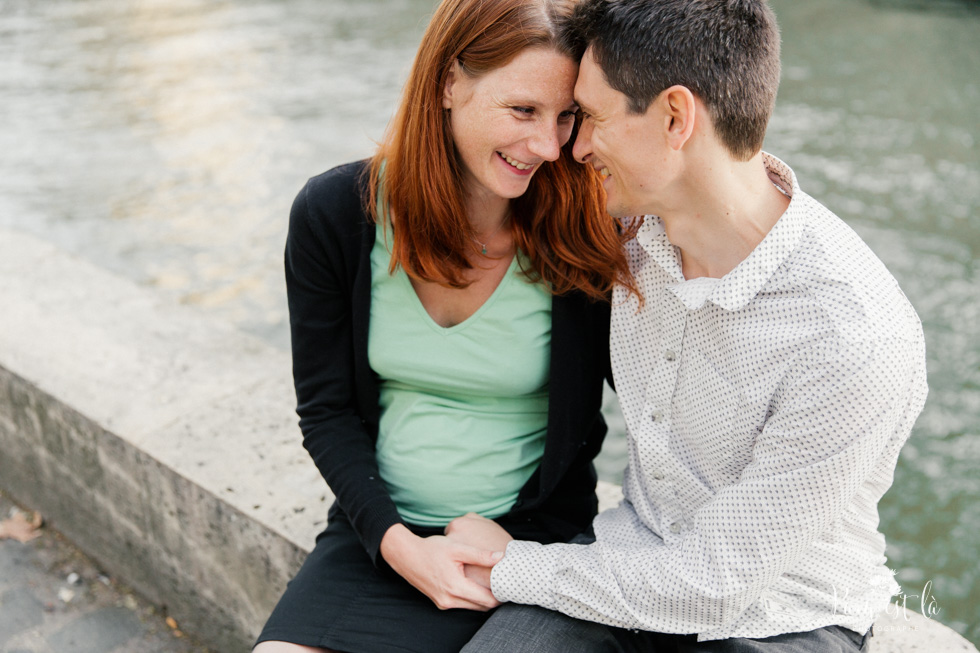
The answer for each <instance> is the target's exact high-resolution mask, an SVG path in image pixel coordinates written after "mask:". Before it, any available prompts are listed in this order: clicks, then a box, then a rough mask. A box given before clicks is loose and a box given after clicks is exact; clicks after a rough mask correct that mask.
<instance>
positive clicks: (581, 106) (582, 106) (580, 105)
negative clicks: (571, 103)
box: [575, 98, 592, 114]
mask: <svg viewBox="0 0 980 653" xmlns="http://www.w3.org/2000/svg"><path fill="white" fill-rule="evenodd" d="M575 104H577V105H578V108H579V109H580V110H581V111H584V112H585V113H588V114H591V113H592V110H591V109H589V107H588V106H586V104H585V103H584V102H582V100H580V99H578V98H575Z"/></svg>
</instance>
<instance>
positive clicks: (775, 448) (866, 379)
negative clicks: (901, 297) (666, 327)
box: [492, 331, 926, 633]
mask: <svg viewBox="0 0 980 653" xmlns="http://www.w3.org/2000/svg"><path fill="white" fill-rule="evenodd" d="M924 370H925V366H924V355H923V348H922V344H921V331H920V332H919V341H918V342H913V341H910V340H908V339H903V338H898V337H895V338H891V339H886V340H877V341H870V342H866V341H862V342H856V343H842V342H840V341H839V340H835V341H834V342H833V343H825V344H824V345H821V346H819V347H815V348H812V349H810V350H808V351H806V352H805V353H803V354H801V356H800V358H799V360H797V361H796V363H795V364H794V365H793V366H792V367H791V369H790V371H789V372H788V373H787V375H786V377H785V378H784V380H783V382H782V383H781V384H780V385H779V387H778V389H777V391H776V393H775V395H774V396H773V397H772V400H771V403H770V412H771V414H770V416H769V417H768V419H766V420H765V424H764V426H763V428H762V430H761V432H760V434H759V436H758V438H757V440H756V443H755V446H754V448H753V457H752V460H751V462H750V463H749V464H748V465H747V466H746V467H745V469H744V470H743V471H742V473H741V475H740V477H739V479H738V480H737V481H736V482H735V483H733V484H731V485H729V486H727V487H724V488H723V489H721V490H720V491H719V492H717V493H716V494H715V495H714V496H713V497H712V498H711V499H710V500H709V501H707V502H706V503H704V504H703V505H701V506H700V507H699V508H698V509H697V510H696V511H694V513H693V514H692V515H690V519H688V520H687V521H688V523H689V525H690V528H689V529H688V530H687V531H686V532H685V533H684V534H683V537H680V538H676V539H670V540H669V542H670V543H669V544H665V541H664V539H661V537H659V536H658V535H657V533H655V532H654V531H653V530H652V529H651V528H648V527H647V526H646V525H644V524H643V523H642V522H641V521H640V519H639V517H638V516H637V513H636V512H635V511H634V510H633V509H632V508H631V506H630V504H629V503H628V502H626V503H624V504H623V505H621V506H620V507H619V508H617V509H614V510H612V511H609V512H607V513H604V514H601V515H600V516H599V517H598V518H597V520H596V534H597V541H596V542H595V543H594V544H591V545H570V544H553V545H547V546H542V545H540V544H535V543H529V542H512V543H511V544H510V545H509V546H508V547H507V551H506V555H505V556H504V558H503V559H502V560H501V561H500V562H499V563H498V564H497V565H496V566H495V567H494V569H493V573H492V589H493V593H494V595H495V596H496V597H497V598H498V600H500V601H514V602H518V603H530V604H536V605H541V606H543V607H545V608H549V609H553V610H558V611H561V612H563V613H565V614H568V615H570V616H573V617H576V618H580V619H586V620H590V621H597V622H600V623H605V624H609V625H612V626H618V627H623V628H636V629H642V630H650V631H658V632H668V633H701V632H705V631H709V630H713V629H716V628H722V627H725V626H727V625H730V624H731V623H732V622H733V621H735V620H736V619H737V618H738V617H739V615H740V614H741V613H742V612H743V611H744V610H745V609H746V608H747V607H748V606H749V605H750V604H752V603H753V602H755V601H757V600H758V599H759V598H760V596H761V595H762V593H763V592H764V591H765V590H766V588H768V587H770V586H771V585H772V584H773V583H774V582H775V581H776V580H777V579H778V578H779V577H780V576H781V575H782V574H785V573H787V572H789V571H791V570H792V569H793V567H794V565H797V564H800V562H801V560H802V559H803V557H804V556H805V554H806V553H807V552H808V550H809V549H810V547H811V546H812V545H813V543H814V541H815V540H816V539H817V538H818V537H820V536H822V535H823V534H826V533H828V532H830V531H831V530H832V527H833V525H834V524H835V523H838V522H839V521H840V520H841V518H842V515H843V514H844V513H845V510H846V509H847V508H848V505H849V504H850V503H851V502H852V500H854V498H855V495H856V494H857V493H858V492H859V490H860V489H861V487H862V485H863V484H865V483H866V482H867V480H868V479H869V477H870V476H871V475H872V474H873V472H874V471H875V469H876V467H878V466H879V465H882V464H883V465H884V466H885V467H886V468H888V469H889V474H890V470H891V469H893V467H894V459H895V458H897V455H898V450H899V449H900V448H901V445H902V444H903V443H904V441H905V439H906V438H907V436H908V433H909V431H910V429H911V426H912V422H913V421H914V420H915V417H916V416H917V415H918V413H919V411H920V410H921V408H922V404H923V403H924V400H925V392H926V390H925V376H924V374H925V372H924ZM879 469H880V468H879ZM876 478H877V477H876ZM888 482H889V483H890V476H889V478H888ZM632 499H633V500H634V501H642V500H644V498H643V497H632Z"/></svg>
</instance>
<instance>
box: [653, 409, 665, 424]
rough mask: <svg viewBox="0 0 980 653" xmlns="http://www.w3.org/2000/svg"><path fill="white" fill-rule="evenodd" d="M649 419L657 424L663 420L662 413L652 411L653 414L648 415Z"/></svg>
mask: <svg viewBox="0 0 980 653" xmlns="http://www.w3.org/2000/svg"><path fill="white" fill-rule="evenodd" d="M650 418H651V419H652V420H653V421H654V422H659V421H661V420H662V419H663V418H664V413H663V411H661V410H655V411H653V413H652V414H651V415H650Z"/></svg>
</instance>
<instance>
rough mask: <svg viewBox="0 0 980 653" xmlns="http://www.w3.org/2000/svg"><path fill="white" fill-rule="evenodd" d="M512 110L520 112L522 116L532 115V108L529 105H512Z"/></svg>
mask: <svg viewBox="0 0 980 653" xmlns="http://www.w3.org/2000/svg"><path fill="white" fill-rule="evenodd" d="M512 108H513V109H514V111H516V112H517V113H519V114H521V115H522V116H531V115H534V109H533V108H531V107H512Z"/></svg>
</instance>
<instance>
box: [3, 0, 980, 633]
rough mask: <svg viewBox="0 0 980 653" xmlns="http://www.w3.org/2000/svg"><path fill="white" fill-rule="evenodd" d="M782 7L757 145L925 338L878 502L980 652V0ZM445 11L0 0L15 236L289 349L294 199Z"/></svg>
mask: <svg viewBox="0 0 980 653" xmlns="http://www.w3.org/2000/svg"><path fill="white" fill-rule="evenodd" d="M772 2H773V6H774V8H775V9H776V12H777V15H778V16H779V17H780V22H781V24H782V28H783V40H784V45H783V59H784V75H783V82H782V87H781V89H780V94H779V99H778V106H777V110H776V114H775V116H774V118H773V122H772V126H771V128H770V132H769V137H768V139H767V143H766V148H767V149H768V150H769V151H771V152H773V153H774V154H776V155H777V156H780V157H781V158H783V159H784V160H786V161H787V162H788V163H789V164H790V165H792V166H793V167H794V169H795V170H796V172H797V175H798V177H799V179H800V182H801V184H802V186H803V188H804V189H806V190H807V191H808V192H810V193H811V194H812V195H814V196H816V197H817V198H818V199H820V200H822V201H823V202H824V203H825V204H827V205H828V206H829V207H830V208H832V209H833V210H835V211H836V212H837V213H838V214H839V215H840V216H841V217H843V218H844V219H845V220H846V221H847V222H848V223H850V224H851V225H852V226H853V227H854V228H855V229H856V230H857V231H858V233H860V234H861V235H862V236H863V237H864V238H865V240H866V241H867V242H868V243H869V244H870V245H871V247H872V249H874V250H875V252H877V253H878V255H879V256H880V257H881V258H882V259H883V260H884V261H885V263H886V264H887V265H888V267H889V268H890V269H891V270H892V271H893V273H894V274H895V276H896V277H897V278H898V280H899V282H900V283H901V284H902V287H903V288H904V290H905V292H906V294H907V295H908V296H909V299H910V300H911V301H912V303H913V304H914V305H915V307H916V309H917V310H918V312H919V315H920V316H921V318H922V321H923V324H924V326H925V331H926V340H927V347H928V359H929V360H928V364H929V373H930V386H931V394H930V397H929V401H928V403H927V405H926V408H925V410H924V412H923V414H922V416H921V418H920V419H919V421H918V423H917V425H916V428H915V430H914V432H913V435H912V438H911V440H910V442H909V444H908V445H907V446H906V448H905V450H904V451H903V454H902V458H901V460H900V461H899V467H898V470H897V472H896V477H895V485H894V487H893V488H892V490H891V491H890V492H889V493H888V494H887V495H886V497H885V499H884V501H883V503H882V506H881V514H882V529H883V530H884V532H885V533H886V535H887V536H888V555H889V558H890V562H891V564H892V566H893V567H895V568H896V569H898V570H899V572H898V580H899V582H900V583H901V584H902V587H903V591H904V592H905V593H906V594H907V595H908V598H907V600H908V604H909V605H910V606H915V607H916V608H919V607H920V606H921V605H922V600H921V599H920V597H919V596H917V595H922V594H928V595H929V596H930V597H932V603H931V606H932V608H933V609H935V608H938V609H939V613H938V614H937V615H935V617H936V618H937V619H938V620H940V621H942V622H943V623H946V624H948V625H951V626H953V627H954V628H956V629H957V630H958V631H960V632H961V633H964V634H966V635H967V636H968V637H969V638H970V639H971V640H972V641H974V642H980V582H978V576H980V572H978V564H977V562H978V560H980V502H978V501H977V497H978V496H980V474H978V473H977V470H978V466H980V432H978V424H980V339H978V337H977V333H978V330H977V326H976V325H977V324H978V322H980V283H978V279H977V265H976V263H975V261H976V260H977V256H978V253H980V211H978V199H977V198H980V154H978V145H980V144H978V143H977V141H978V139H980V122H978V119H977V107H978V106H980V76H978V74H977V71H978V70H980V3H978V2H977V1H976V0H962V1H957V0H876V1H862V0H810V1H809V2H792V1H791V0H772ZM432 7H433V3H432V2H431V1H430V0H393V1H387V2H381V1H380V0H238V1H235V2H230V1H225V2H222V1H220V0H207V1H205V0H132V1H129V0H127V1H123V0H45V1H44V2H35V1H33V0H0V153H2V154H0V227H5V228H13V229H18V230H22V231H26V232H30V233H33V234H37V235H40V236H42V237H44V238H46V239H48V240H50V241H52V242H56V243H57V244H59V245H60V246H62V247H64V248H65V249H67V250H68V251H71V252H73V253H75V254H77V255H79V256H82V257H84V258H87V259H89V260H92V261H94V262H96V263H97V264H99V265H101V266H103V267H105V268H108V269H110V270H113V271H116V272H118V273H120V274H123V275H126V276H128V277H130V278H132V279H135V280H136V281H138V282H139V283H141V284H144V285H146V286H148V287H152V288H154V289H155V290H156V291H157V292H159V293H162V294H164V295H166V296H169V297H171V298H172V299H173V300H174V301H176V302H180V303H184V304H189V305H193V306H196V307H199V308H200V310H202V311H206V312H208V313H210V314H212V315H216V316H218V317H220V318H222V319H227V320H230V321H232V322H234V323H235V324H237V325H238V326H239V327H240V328H241V329H243V330H245V331H248V332H251V333H254V334H256V335H258V336H260V337H262V338H264V339H266V340H267V341H269V342H271V343H273V344H274V345H276V346H278V347H287V346H288V334H287V326H286V325H287V316H286V310H285V300H284V288H283V282H282V271H281V251H282V243H283V238H284V235H285V218H286V214H287V212H288V207H289V205H290V203H291V201H292V198H293V196H294V195H295V193H296V191H297V190H298V189H299V187H300V186H301V185H302V183H303V182H304V181H305V179H306V178H307V177H309V176H311V175H313V174H315V173H317V172H320V171H322V170H325V169H327V168H329V167H331V166H333V165H335V164H338V163H341V162H344V161H348V160H351V159H355V158H359V157H363V156H366V155H368V154H369V153H370V152H371V150H372V147H373V142H374V140H376V139H378V138H379V137H380V136H381V134H382V132H383V129H384V126H385V124H386V122H387V121H388V119H389V118H390V116H391V112H392V110H393V107H394V106H395V103H396V101H397V98H398V93H399V87H400V84H401V82H402V80H403V79H404V76H405V74H406V72H407V68H408V66H409V64H410V62H411V59H412V56H413V54H414V49H415V46H416V44H417V41H418V39H419V37H420V35H421V32H422V28H423V26H424V24H425V21H426V20H427V18H428V15H429V13H430V12H431V10H432ZM610 405H612V402H610ZM609 412H610V418H611V421H613V422H614V424H617V425H618V421H617V415H616V413H615V410H613V409H611V410H610V411H609ZM616 430H617V432H616V433H614V435H613V436H611V437H610V439H609V442H608V445H607V447H606V450H605V451H604V453H603V456H602V459H601V460H600V463H601V464H600V467H601V474H602V475H603V476H604V477H605V478H607V479H609V480H613V481H616V480H618V478H619V473H620V469H621V467H622V464H623V456H624V447H623V442H622V432H621V427H619V426H617V429H616ZM297 446H299V444H298V440H297ZM929 605H930V604H929V603H928V602H927V606H926V607H929Z"/></svg>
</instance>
